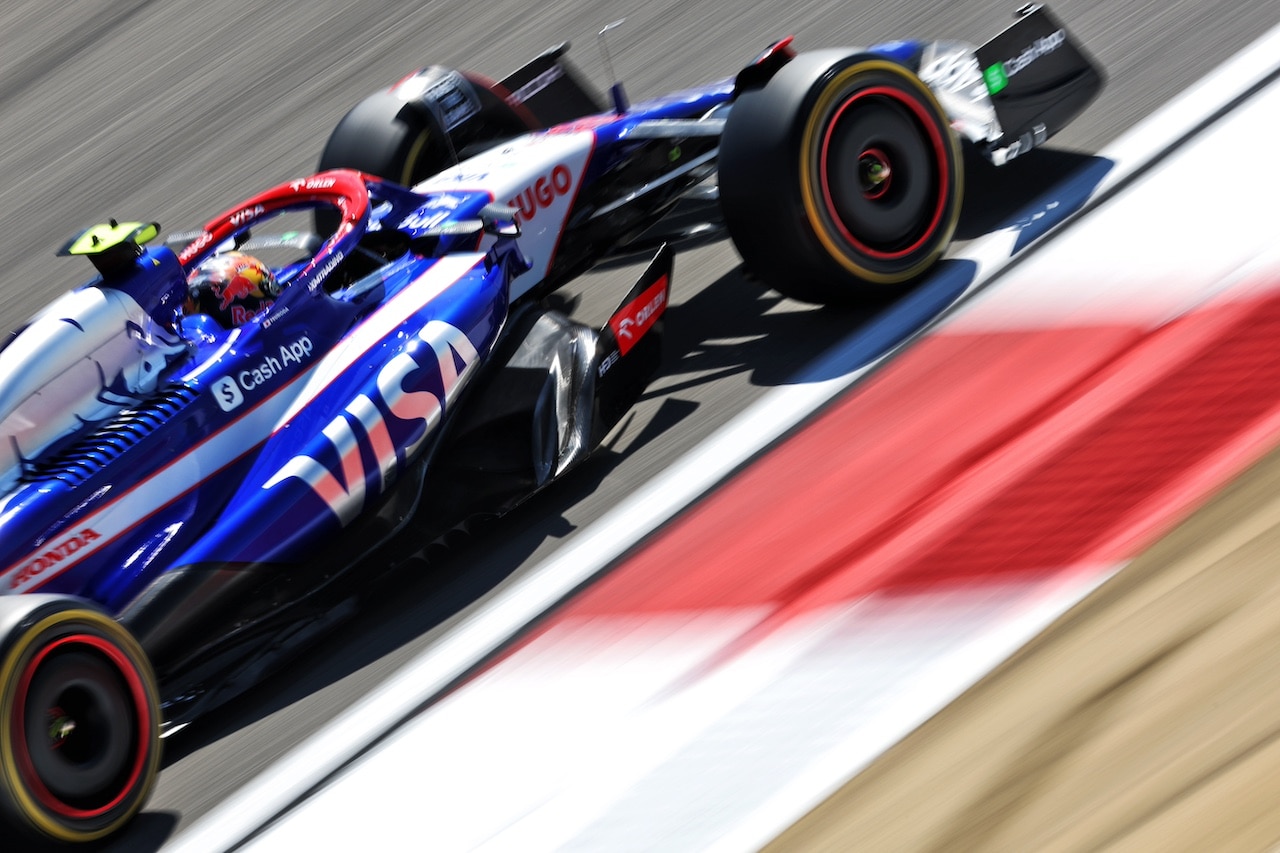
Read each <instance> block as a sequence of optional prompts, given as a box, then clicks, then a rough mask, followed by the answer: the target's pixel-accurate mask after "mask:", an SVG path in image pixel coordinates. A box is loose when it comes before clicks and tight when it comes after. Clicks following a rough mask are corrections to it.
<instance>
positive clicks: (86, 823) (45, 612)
mask: <svg viewBox="0 0 1280 853" xmlns="http://www.w3.org/2000/svg"><path fill="white" fill-rule="evenodd" d="M0 629H2V633H0V725H2V726H3V729H2V730H0V816H3V817H4V819H5V821H6V822H7V823H9V824H10V825H12V826H13V827H14V828H15V829H16V830H18V831H19V832H21V833H23V834H24V835H26V836H27V837H28V838H29V839H37V840H41V841H54V842H60V843H69V844H75V843H84V842H90V841H94V840H97V839H101V838H105V837H106V836H109V835H111V834H113V833H115V832H117V831H119V830H120V829H121V828H122V827H123V826H124V825H125V824H126V823H128V821H129V820H130V819H132V818H133V816H134V815H135V814H137V812H138V811H139V809H141V808H142V806H143V804H144V803H145V802H146V799H147V797H148V795H149V794H150V792H151V788H152V786H153V785H154V783H155V779H156V776H157V775H158V773H159V767H160V708H159V691H158V690H157V688H156V682H155V676H154V675H153V674H152V671H151V667H150V665H149V664H148V662H147V657H146V654H145V653H144V652H143V650H142V648H141V647H140V646H139V645H138V643H137V641H136V640H134V639H133V637H132V636H131V635H130V634H129V633H128V631H126V630H125V629H124V628H123V627H122V626H120V625H119V624H118V623H117V622H115V621H114V620H113V619H111V618H110V617H108V616H106V615H104V614H102V613H100V612H98V611H97V610H95V609H91V606H90V605H88V604H87V603H85V602H82V601H79V600H76V599H72V598H67V597H62V596H44V595H22V596H13V597H12V598H6V599H5V600H3V601H0Z"/></svg>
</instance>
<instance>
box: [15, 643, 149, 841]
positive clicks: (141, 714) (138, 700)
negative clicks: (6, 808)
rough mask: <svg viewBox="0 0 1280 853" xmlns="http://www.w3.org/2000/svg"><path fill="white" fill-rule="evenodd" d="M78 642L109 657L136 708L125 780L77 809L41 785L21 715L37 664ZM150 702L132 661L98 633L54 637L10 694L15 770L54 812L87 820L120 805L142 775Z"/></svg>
mask: <svg viewBox="0 0 1280 853" xmlns="http://www.w3.org/2000/svg"><path fill="white" fill-rule="evenodd" d="M72 644H79V645H84V646H88V647H90V648H92V649H94V650H95V651H97V652H99V653H101V654H102V655H104V656H105V657H106V658H107V659H108V660H109V661H111V662H112V663H113V664H115V665H116V668H117V670H118V671H119V672H120V674H121V675H122V676H123V677H124V679H125V681H126V683H127V684H128V685H129V691H130V693H131V694H132V697H133V701H134V705H135V707H136V708H137V711H138V730H137V732H136V734H137V737H138V745H139V749H138V754H137V756H136V758H135V759H134V763H133V769H132V770H131V771H130V773H129V778H128V781H127V782H126V783H125V784H124V785H123V786H122V787H121V790H120V793H119V794H118V795H116V797H114V798H113V799H112V800H111V802H109V803H107V804H106V805H104V806H101V807H99V808H96V809H77V808H72V807H71V806H69V805H67V804H66V803H64V802H62V801H61V800H59V799H58V798H57V797H55V796H54V795H53V793H52V792H51V791H50V790H49V789H48V788H47V787H45V785H44V783H43V782H41V781H40V777H39V776H38V775H37V774H36V768H35V763H34V762H33V761H32V759H31V753H30V752H29V751H28V749H27V739H26V733H25V717H26V710H25V706H26V700H27V691H28V690H29V689H30V687H31V680H32V678H33V677H34V676H35V672H36V670H37V669H39V667H40V664H41V663H43V662H44V660H45V659H46V658H47V657H49V655H50V654H51V653H52V652H54V651H55V650H57V649H59V648H62V647H63V646H69V645H72ZM150 708H151V703H150V700H149V699H148V697H147V690H146V686H145V685H144V684H143V683H142V678H141V677H140V676H139V675H138V671H137V669H136V668H135V667H134V666H133V663H132V661H130V660H129V658H128V656H127V655H125V653H124V652H122V651H121V650H120V649H118V648H116V647H115V646H114V645H113V644H111V643H110V642H108V641H107V640H106V639H104V638H102V637H97V636H94V635H92V634H71V635H69V636H66V637H62V638H61V639H59V640H58V641H56V642H54V643H52V644H50V645H49V646H47V647H45V648H43V649H41V650H40V651H39V652H37V653H36V655H35V657H34V658H32V660H31V662H30V663H28V664H27V666H26V667H25V669H24V671H23V673H22V678H21V680H20V681H19V682H18V690H17V693H16V695H15V697H14V709H13V727H14V732H15V733H16V734H17V735H18V737H15V738H14V747H15V750H14V751H15V757H16V759H17V762H18V770H19V772H20V773H21V774H22V776H23V778H24V779H26V780H27V785H28V786H29V787H30V789H31V791H32V793H33V794H35V796H36V799H37V800H39V801H40V804H41V805H42V806H44V807H45V808H46V809H48V810H49V811H50V812H53V813H54V814H57V815H60V816H62V817H65V818H70V819H72V820H89V819H92V818H95V817H99V816H101V815H103V814H106V813H107V812H109V811H111V810H112V809H114V808H115V807H116V806H118V805H120V803H121V802H123V801H124V800H125V799H126V797H128V795H129V794H130V792H132V791H133V789H134V786H135V785H136V784H137V782H138V779H139V778H140V777H141V776H142V771H143V768H144V767H145V766H146V762H147V752H148V750H147V749H146V744H147V742H148V741H149V740H150V736H151V711H150Z"/></svg>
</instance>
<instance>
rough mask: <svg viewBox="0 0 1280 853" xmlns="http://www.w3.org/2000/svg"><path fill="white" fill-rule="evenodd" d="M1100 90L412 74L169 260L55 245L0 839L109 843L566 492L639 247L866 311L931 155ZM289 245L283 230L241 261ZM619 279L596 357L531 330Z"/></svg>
mask: <svg viewBox="0 0 1280 853" xmlns="http://www.w3.org/2000/svg"><path fill="white" fill-rule="evenodd" d="M1100 85H1101V77H1100V75H1099V73H1098V72H1097V70H1096V69H1095V68H1094V67H1093V65H1092V64H1091V63H1090V62H1089V61H1088V60H1087V59H1086V58H1085V57H1084V56H1083V55H1082V54H1081V53H1080V52H1079V51H1078V50H1077V49H1076V48H1075V47H1074V45H1073V44H1072V42H1071V40H1070V38H1069V37H1068V36H1067V35H1066V32H1065V30H1063V28H1062V27H1061V26H1060V25H1059V24H1058V23H1057V22H1056V21H1055V20H1054V19H1053V18H1051V17H1050V16H1049V15H1048V13H1047V12H1045V11H1044V10H1028V11H1026V12H1024V13H1023V14H1021V16H1020V17H1019V19H1018V21H1017V23H1016V24H1015V25H1014V27H1013V28H1011V29H1010V30H1008V31H1006V32H1005V33H1003V34H1002V35H1000V36H998V37H997V38H996V39H995V40H993V41H992V42H991V43H989V44H987V45H984V46H983V47H980V48H976V49H974V48H970V47H967V46H960V45H956V44H952V43H939V42H894V43H892V44H887V45H880V46H878V47H873V48H869V49H866V50H861V49H859V50H852V49H841V50H830V51H821V52H818V53H813V54H798V55H797V54H795V53H794V52H793V51H792V50H791V49H790V46H789V40H783V41H780V42H777V43H775V44H774V45H772V46H771V47H770V48H769V49H767V50H766V51H765V52H764V53H762V54H760V56H758V57H757V58H756V60H755V61H754V62H752V63H750V64H749V65H747V66H746V67H745V68H744V69H743V70H742V71H741V72H739V73H738V74H737V75H736V76H735V77H733V78H731V79H728V80H725V81H723V82H718V83H714V84H711V85H708V86H706V87H703V88H700V89H694V90H690V91H685V92H680V93H676V94H673V95H669V96H666V97H662V98H658V99H655V100H652V101H648V102H645V103H642V104H637V105H635V106H631V105H629V104H628V103H627V99H626V96H625V94H624V93H623V92H622V89H621V87H620V86H615V87H614V89H613V91H612V108H609V107H606V106H605V105H603V104H601V103H599V101H598V100H597V98H596V96H595V95H594V94H593V93H591V92H590V91H589V89H588V88H587V87H586V86H585V85H583V84H582V82H581V81H580V80H579V78H578V75H577V72H575V71H574V70H573V68H572V67H571V66H569V64H568V63H567V61H566V60H565V57H564V51H563V49H557V50H553V51H550V52H548V53H546V54H544V55H542V56H540V57H538V58H537V59H535V60H534V61H533V62H531V63H530V64H528V65H526V66H525V67H524V68H522V69H520V70H519V71H517V72H516V73H515V74H513V75H511V76H510V77H508V78H507V79H505V80H503V81H502V82H500V83H494V82H491V81H487V80H485V79H484V78H480V77H478V76H476V75H472V74H466V73H462V72H457V71H452V70H448V69H442V68H436V67H432V68H427V69H424V70H423V71H420V72H417V73H415V74H413V75H410V76H409V77H407V78H405V79H404V80H402V81H401V82H400V83H399V84H397V85H396V86H395V87H393V88H392V89H391V90H389V91H386V92H380V93H377V94H375V95H373V96H371V97H369V98H367V99H365V100H364V101H362V102H361V103H359V104H358V105H357V106H356V107H355V108H354V109H353V110H352V111H351V112H350V113H349V114H348V115H347V116H346V117H345V118H344V119H343V120H342V121H341V122H340V123H339V125H338V126H337V127H336V129H335V130H334V132H333V134H332V136H331V137H330V139H329V140H328V143H327V145H326V146H325V148H324V152H323V154H322V157H321V171H320V172H319V173H318V174H316V175H313V176H311V177H307V178H302V179H298V180H293V181H290V182H287V183H284V184H281V185H279V186H277V187H274V188H272V189H270V190H267V191H266V192H264V193H261V194H259V195H257V196H255V197H253V198H251V199H248V200H247V201H245V202H242V203H240V204H238V205H236V206H235V207H233V208H231V209H230V210H228V211H226V212H225V213H223V214H221V215H220V216H218V217H216V218H215V219H213V220H212V221H210V222H209V223H208V224H207V225H206V226H205V227H204V228H203V229H202V230H200V231H199V232H196V233H193V234H191V235H189V236H188V237H186V238H184V239H182V240H181V241H179V242H177V243H175V244H174V246H173V248H170V247H169V246H168V245H158V246H152V247H148V245H147V244H148V243H150V242H152V241H154V240H155V239H156V237H157V236H158V231H159V227H158V226H157V225H156V224H154V223H139V222H130V223H118V222H114V221H112V222H110V223H108V224H105V225H100V226H95V227H94V228H90V229H89V230H87V231H85V232H83V233H82V234H80V235H78V236H77V237H76V238H74V239H73V240H71V241H70V242H68V243H67V244H66V245H65V246H64V247H63V249H62V253H63V254H67V255H72V256H84V257H86V258H87V259H89V260H90V261H92V263H93V264H94V266H95V267H96V269H97V273H98V274H97V276H96V277H95V278H94V279H93V280H92V281H90V282H89V283H88V284H86V285H83V286H82V287H80V288H77V289H76V290H73V291H71V292H70V293H67V294H65V295H64V296H62V297H60V298H59V299H58V300H56V301H55V302H54V303H53V304H51V305H50V306H49V307H48V308H47V309H45V310H44V311H43V312H41V313H40V314H38V315H37V316H36V317H35V318H33V319H32V320H31V321H30V322H29V323H28V324H27V325H26V326H24V327H23V328H22V329H20V330H19V331H17V332H15V333H13V334H12V335H10V336H9V337H8V338H6V339H4V340H3V341H2V342H0V592H3V593H5V594H6V595H5V596H0V721H3V726H4V728H3V730H2V731H0V815H3V817H4V818H5V819H6V820H7V821H8V822H9V823H11V824H13V825H14V826H15V827H16V828H17V829H18V830H20V831H22V832H24V833H26V834H27V835H29V836H34V837H36V838H40V839H45V840H54V841H62V842H72V843H74V842H84V841H92V840H95V839H99V838H103V837H105V836H107V835H109V834H111V833H113V832H115V831H117V830H118V829H119V828H120V827H122V826H123V825H124V824H125V823H126V822H127V821H128V820H129V819H130V818H131V817H132V816H133V815H134V814H135V813H136V812H137V811H138V809H140V808H141V806H142V804H143V802H144V801H145V799H146V797H147V795H148V792H149V791H150V789H151V787H152V785H153V783H154V780H155V778H156V776H157V774H158V767H159V756H160V742H159V735H160V731H161V728H162V726H165V725H168V726H173V725H178V724H181V723H183V722H185V721H188V720H190V719H192V718H194V717H196V716H198V715H199V714H201V713H204V712H206V711H207V710H208V709H210V708H211V707H213V706H215V705H216V704H217V703H218V702H221V701H224V700H225V699H226V698H227V697H229V696H230V695H233V694H234V693H235V692H237V691H239V690H241V689H243V688H244V687H246V686H248V685H249V684H252V683H254V682H255V681H257V680H260V679H261V678H262V677H263V675H264V674H265V673H267V672H269V671H270V670H271V668H272V667H273V666H276V665H278V664H279V663H280V661H282V660H284V659H285V658H286V657H287V656H288V655H290V654H291V653H293V652H294V651H295V650H296V649H298V648H299V647H300V646H302V645H304V644H306V643H307V642H309V641H310V640H311V639H313V638H314V637H315V636H316V635H317V634H318V633H319V632H322V631H325V630H328V629H329V628H331V627H332V625H333V624H334V623H335V622H336V621H338V620H339V619H341V618H343V616H344V615H345V614H347V613H349V612H350V610H351V606H350V602H351V601H352V600H353V599H354V598H355V596H356V595H357V594H358V591H359V590H360V589H361V587H362V586H364V585H366V584H367V583H368V582H369V579H370V577H371V576H372V575H373V574H375V573H377V572H381V571H387V570H390V569H392V568H394V567H396V566H397V565H399V564H401V563H403V562H404V561H405V560H406V559H408V558H409V556H410V555H412V554H413V553H415V552H416V551H417V550H419V549H420V548H421V547H422V546H423V544H424V543H426V542H430V541H432V540H433V539H435V538H437V537H440V536H442V535H446V534H447V533H448V532H449V531H451V530H454V529H456V528H457V527H458V526H459V525H463V524H466V523H468V522H469V521H470V520H471V519H474V518H475V517H478V516H494V515H501V514H503V513H504V512H506V511H508V510H509V509H511V508H512V507H514V506H515V505H517V504H518V503H520V502H522V501H524V500H527V499H528V498H529V497H530V496H531V495H533V494H535V493H537V492H538V491H539V490H541V489H542V488H544V487H545V486H547V485H548V484H549V483H551V482H553V481H554V480H556V479H557V478H559V477H561V476H563V475H565V474H566V473H567V472H568V471H570V470H572V469H573V468H574V467H575V466H577V465H578V464H579V463H581V462H582V460H583V459H585V458H586V457H587V456H588V455H589V454H590V453H591V452H592V450H593V449H594V448H595V447H597V446H598V445H599V444H600V443H601V442H602V441H603V440H604V438H605V437H606V435H607V434H608V433H609V432H610V430H611V429H612V428H613V427H614V426H615V425H616V424H617V423H618V422H619V420H620V419H621V418H622V416H623V415H624V414H625V412H626V411H627V410H628V409H629V408H630V407H631V406H632V405H633V404H634V402H635V401H636V399H637V398H638V397H639V395H640V393H641V392H642V391H643V389H644V388H645V386H646V384H647V383H648V381H649V380H650V379H651V377H652V376H653V374H654V373H655V371H656V370H657V368H658V365H659V360H660V355H659V346H660V334H661V327H662V318H663V313H664V309H665V307H666V305H667V300H668V292H669V291H668V288H669V282H670V277H671V268H672V261H671V256H672V252H671V249H670V248H669V247H668V245H667V242H666V241H668V240H671V239H675V238H679V237H681V236H685V235H687V234H689V233H691V232H698V231H700V230H701V229H703V228H704V227H707V226H709V225H715V224H718V223H720V222H723V225H724V226H725V227H726V228H727V230H728V233H729V235H730V236H731V237H732V239H733V240H734V242H735V244H736V245H737V246H738V247H739V249H740V251H741V253H742V255H743V257H744V258H745V260H746V262H747V264H748V265H749V266H750V267H751V268H752V269H754V270H756V271H757V272H758V273H759V274H760V275H761V276H762V277H764V278H765V279H766V280H767V281H769V282H770V283H771V284H773V285H774V286H775V287H777V288H778V289H779V290H781V291H783V292H784V293H788V294H791V295H794V296H796V297H799V298H802V299H808V300H813V301H822V302H841V301H847V300H849V299H851V298H857V297H862V298H866V297H867V296H869V295H870V296H878V295H881V294H883V293H886V292H892V291H893V290H894V288H896V287H900V286H901V285H903V284H905V283H908V282H910V281H912V280H914V279H916V278H918V277H919V276H921V275H922V274H923V273H924V272H925V271H926V270H927V269H928V268H929V266H930V265H931V264H932V263H934V261H936V260H937V258H938V257H939V256H940V255H941V253H942V252H943V251H944V250H945V248H946V246H947V243H948V241H949V240H950V236H951V233H952V230H953V228H954V225H955V220H956V216H957V214H958V210H959V204H960V196H961V183H962V177H961V174H960V159H959V156H958V147H957V145H958V143H957V134H959V135H960V136H963V137H964V138H966V139H969V140H970V141H972V142H973V143H974V144H977V145H980V146H981V147H982V148H983V150H984V151H985V152H986V153H987V154H988V156H990V157H991V159H992V160H993V162H996V163H1000V162H1003V161H1005V160H1007V159H1008V158H1010V157H1013V156H1016V155H1018V154H1020V153H1022V152H1023V151H1025V150H1026V149H1027V148H1029V147H1031V146H1033V145H1036V144H1039V143H1040V142H1042V141H1043V140H1044V139H1046V138H1048V136H1049V135H1051V134H1052V133H1053V132H1054V131H1056V130H1057V129H1059V128H1060V127H1061V126H1062V125H1063V124H1064V123H1065V122H1067V121H1068V120H1069V119H1070V118H1071V117H1073V116H1074V115H1075V114H1076V113H1077V112H1078V111H1079V110H1080V109H1082V108H1083V106H1084V105H1085V103H1087V101H1088V100H1089V99H1090V98H1092V97H1093V95H1094V94H1095V93H1096V92H1097V90H1098V88H1099V87H1100ZM713 176H716V180H717V185H716V186H715V187H713V188H712V189H710V190H708V189H707V188H706V182H707V181H709V180H710V179H712V177H713ZM715 210H722V211H723V216H722V217H720V216H719V215H717V214H714V211H715ZM682 211H683V212H685V213H689V212H692V214H693V216H692V218H690V217H689V216H676V215H674V214H675V213H677V212H682ZM298 212H302V214H303V216H304V218H306V221H307V223H308V225H310V224H312V223H314V231H315V232H316V233H314V234H313V233H298V232H296V231H284V232H282V233H276V234H270V233H264V232H263V230H262V226H263V225H264V224H266V223H268V222H274V223H275V224H276V225H279V223H280V222H285V221H288V219H289V217H291V216H293V215H295V214H297V213H298ZM703 214H705V217H704V216H703ZM277 217H279V218H277ZM640 248H646V249H647V251H652V257H651V259H650V261H649V263H648V265H647V266H646V267H645V269H644V272H643V273H642V275H640V276H639V278H638V280H637V281H635V282H634V284H633V285H632V286H631V287H630V289H629V290H628V291H626V293H625V295H624V296H623V297H622V298H621V299H620V300H619V303H618V304H619V307H618V308H617V310H616V311H614V312H613V313H612V314H611V315H610V318H609V320H608V321H607V322H606V323H605V324H603V325H602V326H601V327H600V328H591V327H588V326H586V325H583V324H582V323H579V322H576V321H575V320H573V319H571V318H569V317H568V316H565V315H564V314H563V313H561V312H558V311H556V310H553V309H551V308H550V307H547V305H546V304H545V301H544V300H542V299H541V297H542V296H544V295H545V294H546V293H548V292H549V291H550V290H552V289H554V288H556V287H558V286H560V285H561V284H563V283H564V282H565V281H567V280H568V279H570V278H572V277H573V276H575V275H577V274H579V273H581V272H583V271H584V270H586V269H588V268H589V267H591V266H592V265H593V264H594V263H595V262H597V261H598V260H600V259H601V258H603V257H605V256H608V255H610V254H612V253H617V252H623V251H625V252H634V251H638V250H639V249H640ZM176 249H180V250H179V251H175V250H176ZM267 254H274V255H278V256H280V257H279V259H277V260H273V261H270V262H264V261H263V260H262V257H265V256H266V255H267ZM260 256H261V257H260ZM19 593H21V595H16V594H19Z"/></svg>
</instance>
